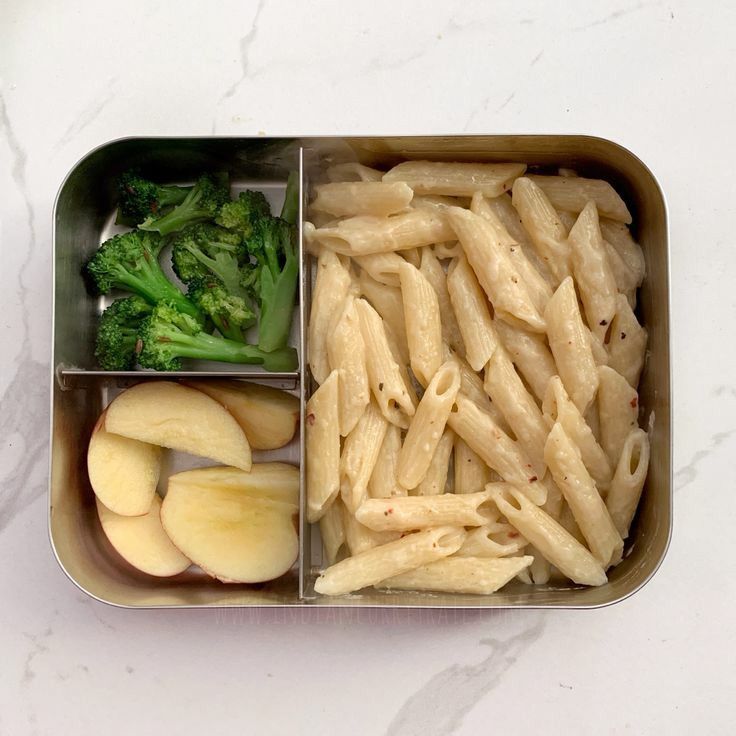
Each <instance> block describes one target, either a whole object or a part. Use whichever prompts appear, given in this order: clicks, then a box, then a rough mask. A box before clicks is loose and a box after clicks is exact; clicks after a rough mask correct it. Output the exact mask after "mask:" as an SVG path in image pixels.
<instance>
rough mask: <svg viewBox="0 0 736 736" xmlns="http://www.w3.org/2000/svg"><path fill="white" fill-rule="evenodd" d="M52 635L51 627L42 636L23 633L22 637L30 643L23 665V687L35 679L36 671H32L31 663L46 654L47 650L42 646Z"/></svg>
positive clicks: (44, 645)
mask: <svg viewBox="0 0 736 736" xmlns="http://www.w3.org/2000/svg"><path fill="white" fill-rule="evenodd" d="M53 633H54V632H53V630H52V629H51V627H49V628H48V629H46V631H44V632H43V634H40V635H37V634H28V633H26V632H23V636H25V638H26V639H28V641H30V642H31V647H30V649H29V650H28V654H27V655H26V661H25V663H24V665H23V678H22V679H21V682H22V683H23V684H24V685H30V683H31V682H32V681H33V680H34V679H35V677H36V671H35V670H34V669H33V662H34V660H35V659H36V657H38V656H39V655H40V654H43V653H44V652H48V650H49V648H48V646H47V645H46V644H44V642H45V641H46V640H47V639H48V638H49V637H51V636H53Z"/></svg>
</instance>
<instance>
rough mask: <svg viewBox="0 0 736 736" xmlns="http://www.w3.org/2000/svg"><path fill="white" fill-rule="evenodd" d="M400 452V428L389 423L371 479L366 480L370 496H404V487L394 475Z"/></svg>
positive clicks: (405, 491)
mask: <svg viewBox="0 0 736 736" xmlns="http://www.w3.org/2000/svg"><path fill="white" fill-rule="evenodd" d="M400 452H401V430H400V429H399V428H398V427H397V426H396V425H395V424H389V425H388V426H387V427H386V435H385V436H384V438H383V444H382V445H381V450H380V452H379V453H378V460H377V461H376V464H375V466H374V468H373V473H372V474H371V479H370V481H368V495H369V496H370V497H371V498H393V497H394V496H406V494H407V490H406V488H403V487H402V486H401V485H400V484H399V481H398V478H397V477H396V469H397V466H398V462H399V453H400Z"/></svg>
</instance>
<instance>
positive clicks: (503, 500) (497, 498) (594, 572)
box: [490, 484, 607, 586]
mask: <svg viewBox="0 0 736 736" xmlns="http://www.w3.org/2000/svg"><path fill="white" fill-rule="evenodd" d="M490 490H491V493H492V499H493V501H494V503H495V504H496V506H497V507H498V510H499V511H500V512H501V513H502V514H503V515H504V516H505V517H506V518H507V519H508V521H509V523H510V524H511V525H512V526H514V527H515V528H516V529H518V530H519V532H520V533H521V534H523V535H524V537H525V538H526V539H527V540H529V542H530V543H531V544H533V545H534V547H535V548H536V549H537V550H539V552H540V553H541V554H542V555H544V557H545V558H546V559H547V560H549V562H550V563H551V564H553V565H554V566H555V567H556V568H557V569H558V570H560V572H562V574H563V575H565V576H566V577H567V578H569V579H570V580H572V581H573V582H575V583H579V584H581V585H594V586H597V585H603V584H604V583H605V582H606V581H607V578H606V573H605V572H604V570H603V568H602V567H601V565H600V563H599V562H598V561H597V560H596V558H595V557H593V555H592V554H591V553H590V552H589V551H588V550H587V549H585V547H583V545H582V544H580V542H578V541H577V540H576V539H575V538H574V537H573V536H572V535H571V534H569V533H568V532H567V531H566V530H565V529H564V528H563V527H562V526H561V525H560V524H558V523H557V522H556V521H555V520H554V519H553V518H552V517H551V516H550V515H549V514H547V513H545V512H544V511H543V510H542V509H540V508H539V507H538V506H536V505H535V504H533V503H532V502H531V501H530V500H529V499H528V498H527V497H526V496H525V495H524V493H523V492H522V491H521V490H519V489H518V488H516V487H515V486H510V485H508V484H498V485H496V486H495V487H493V488H491V489H490Z"/></svg>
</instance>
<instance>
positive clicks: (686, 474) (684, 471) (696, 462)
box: [675, 429, 736, 491]
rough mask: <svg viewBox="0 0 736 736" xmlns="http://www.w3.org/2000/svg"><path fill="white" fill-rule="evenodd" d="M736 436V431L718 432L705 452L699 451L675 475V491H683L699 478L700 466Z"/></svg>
mask: <svg viewBox="0 0 736 736" xmlns="http://www.w3.org/2000/svg"><path fill="white" fill-rule="evenodd" d="M734 435H736V429H731V430H729V431H727V432H717V433H716V434H714V435H713V436H712V437H711V438H710V442H709V443H708V447H707V448H706V449H704V450H698V451H697V452H696V453H695V454H694V455H693V456H692V458H691V459H690V462H689V463H687V464H686V465H684V466H683V467H681V468H680V469H679V470H678V471H677V472H676V473H675V491H679V490H682V489H683V488H685V487H686V486H689V485H690V484H691V483H692V482H693V481H694V480H696V478H697V477H698V472H699V466H700V465H701V463H702V462H703V461H704V460H705V459H706V458H708V457H710V456H711V455H712V454H713V453H714V452H715V451H716V450H717V449H718V448H719V447H720V446H721V445H723V444H724V443H726V442H727V441H728V440H729V439H731V437H733V436H734Z"/></svg>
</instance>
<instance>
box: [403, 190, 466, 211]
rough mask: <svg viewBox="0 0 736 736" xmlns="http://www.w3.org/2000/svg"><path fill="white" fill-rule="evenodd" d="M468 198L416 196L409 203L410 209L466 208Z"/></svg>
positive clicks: (430, 195)
mask: <svg viewBox="0 0 736 736" xmlns="http://www.w3.org/2000/svg"><path fill="white" fill-rule="evenodd" d="M468 204H469V200H468V197H443V196H442V195H441V194H416V195H415V196H414V199H412V201H411V206H412V207H417V208H424V209H430V210H438V209H441V208H442V207H467V206H468Z"/></svg>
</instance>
